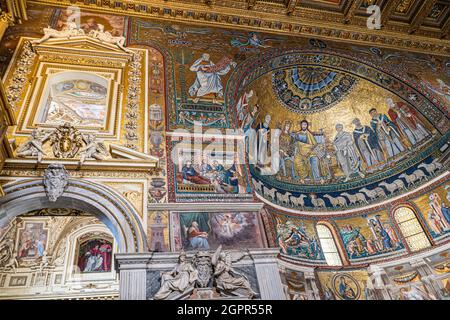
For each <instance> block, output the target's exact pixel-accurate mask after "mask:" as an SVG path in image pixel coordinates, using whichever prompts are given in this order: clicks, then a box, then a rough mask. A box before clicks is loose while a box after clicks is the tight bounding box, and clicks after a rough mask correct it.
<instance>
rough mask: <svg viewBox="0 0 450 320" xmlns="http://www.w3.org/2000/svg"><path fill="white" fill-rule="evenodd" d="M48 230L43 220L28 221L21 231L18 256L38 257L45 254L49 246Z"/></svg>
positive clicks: (24, 257)
mask: <svg viewBox="0 0 450 320" xmlns="http://www.w3.org/2000/svg"><path fill="white" fill-rule="evenodd" d="M47 237H48V231H47V230H45V229H44V223H43V222H26V223H25V227H24V229H23V230H20V231H19V243H18V250H17V258H19V259H36V258H39V257H42V256H44V252H45V249H46V246H47Z"/></svg>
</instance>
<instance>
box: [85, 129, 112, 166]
mask: <svg viewBox="0 0 450 320" xmlns="http://www.w3.org/2000/svg"><path fill="white" fill-rule="evenodd" d="M83 140H84V141H85V142H86V146H85V147H84V148H82V149H81V150H80V165H81V164H83V163H84V161H85V160H86V159H87V158H94V159H96V160H105V158H106V157H107V156H109V153H108V150H107V149H106V146H105V144H104V143H103V142H100V141H98V140H97V138H96V137H95V135H94V134H92V133H89V134H87V135H84V136H83Z"/></svg>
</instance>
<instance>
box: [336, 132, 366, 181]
mask: <svg viewBox="0 0 450 320" xmlns="http://www.w3.org/2000/svg"><path fill="white" fill-rule="evenodd" d="M335 128H336V132H337V133H336V136H335V137H334V140H333V146H334V149H335V151H336V159H337V161H338V163H339V166H340V167H341V169H342V171H343V172H344V174H345V181H348V180H350V177H351V176H352V175H355V174H358V175H359V176H360V177H362V178H364V174H362V172H361V170H360V168H361V158H360V156H359V153H358V150H357V148H356V146H355V143H354V141H353V137H352V135H351V133H349V132H346V131H344V126H343V125H342V124H341V123H338V124H336V126H335Z"/></svg>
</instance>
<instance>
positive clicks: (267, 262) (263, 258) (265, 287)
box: [250, 248, 286, 300]
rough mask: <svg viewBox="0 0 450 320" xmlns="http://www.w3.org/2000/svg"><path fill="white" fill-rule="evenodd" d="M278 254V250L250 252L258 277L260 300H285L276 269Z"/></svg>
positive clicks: (278, 272) (277, 268) (277, 269)
mask: <svg viewBox="0 0 450 320" xmlns="http://www.w3.org/2000/svg"><path fill="white" fill-rule="evenodd" d="M278 253H279V250H278V248H276V249H263V250H251V251H250V254H251V257H252V259H253V261H254V264H255V269H256V276H257V277H258V286H259V291H260V294H261V299H263V300H285V299H286V295H285V294H284V292H283V285H282V283H281V277H280V269H279V267H278V259H277V255H278Z"/></svg>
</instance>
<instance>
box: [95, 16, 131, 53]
mask: <svg viewBox="0 0 450 320" xmlns="http://www.w3.org/2000/svg"><path fill="white" fill-rule="evenodd" d="M97 26H98V28H97V30H91V31H90V32H89V36H90V37H92V38H95V39H98V40H100V41H101V42H107V43H111V44H115V45H116V46H117V47H118V48H119V49H121V50H123V51H125V52H127V53H133V51H131V50H130V49H127V48H125V40H126V39H125V37H124V36H118V37H115V36H113V35H112V34H111V33H110V32H109V31H105V26H104V25H102V24H100V23H99V24H97Z"/></svg>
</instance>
